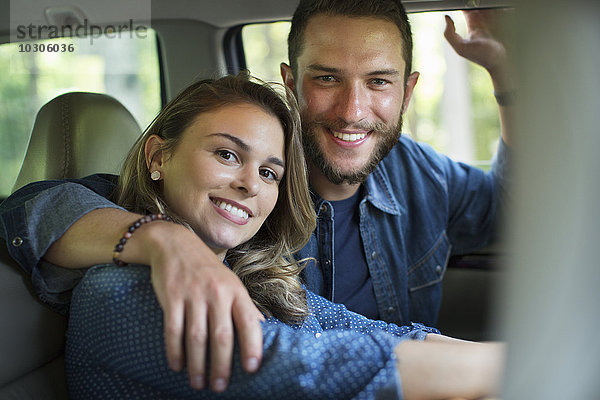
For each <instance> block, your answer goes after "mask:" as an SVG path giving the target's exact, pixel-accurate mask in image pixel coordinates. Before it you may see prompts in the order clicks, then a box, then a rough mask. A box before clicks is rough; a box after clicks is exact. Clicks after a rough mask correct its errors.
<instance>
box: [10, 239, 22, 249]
mask: <svg viewBox="0 0 600 400" xmlns="http://www.w3.org/2000/svg"><path fill="white" fill-rule="evenodd" d="M11 243H12V245H13V246H15V247H19V246H20V245H22V244H23V239H21V238H20V237H18V236H17V237H16V238H14V239H13V240H12V242H11Z"/></svg>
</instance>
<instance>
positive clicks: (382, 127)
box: [302, 115, 402, 185]
mask: <svg viewBox="0 0 600 400" xmlns="http://www.w3.org/2000/svg"><path fill="white" fill-rule="evenodd" d="M306 119H307V118H303V121H302V144H303V146H304V152H305V154H306V156H307V157H308V158H309V159H310V160H311V161H312V163H313V164H314V165H315V166H316V167H317V168H318V169H319V170H320V171H321V173H322V174H323V175H324V176H325V177H326V178H327V180H328V181H329V182H331V183H333V184H335V185H341V184H342V183H347V184H351V185H354V184H357V183H362V182H364V181H365V180H366V179H367V177H368V176H369V174H370V173H371V172H373V170H374V169H375V167H377V164H379V162H380V161H381V160H382V159H383V158H384V157H385V156H387V155H388V153H389V152H390V151H391V150H392V148H393V147H394V145H395V144H396V143H398V138H400V131H401V129H402V115H400V118H399V119H398V123H397V124H395V125H393V126H388V125H386V124H384V123H383V122H377V123H367V122H365V123H360V124H354V125H353V126H352V128H353V129H357V130H363V131H370V134H371V135H374V138H375V139H376V140H377V143H376V144H375V148H374V149H373V152H372V154H371V157H370V159H369V160H368V161H367V162H366V163H365V164H364V165H363V166H362V167H361V168H359V169H358V170H356V171H350V172H344V171H342V170H341V169H340V167H339V166H338V165H335V164H333V163H332V162H330V161H329V160H328V159H327V157H326V155H325V153H324V152H323V149H322V148H321V147H320V146H319V143H318V142H317V140H316V138H317V136H318V135H320V134H326V135H327V134H329V133H320V132H319V130H318V128H319V127H322V128H325V129H329V130H334V131H340V130H343V129H345V128H347V125H345V124H343V123H341V122H339V123H336V122H333V121H310V122H307V123H305V122H304V121H305V120H306Z"/></svg>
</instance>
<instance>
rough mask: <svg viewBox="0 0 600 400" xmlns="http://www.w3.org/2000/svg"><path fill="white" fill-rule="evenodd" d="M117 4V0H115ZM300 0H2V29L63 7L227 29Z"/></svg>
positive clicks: (446, 4)
mask: <svg viewBox="0 0 600 400" xmlns="http://www.w3.org/2000/svg"><path fill="white" fill-rule="evenodd" d="M113 1H114V2H115V3H116V1H115V0H113ZM297 3H298V0H253V1H249V0H219V1H215V0H122V1H119V2H118V6H117V7H109V6H107V2H105V1H98V0H78V1H77V2H76V4H75V5H74V2H72V1H69V0H18V4H19V5H18V7H19V12H14V7H13V13H12V15H11V14H10V5H11V4H13V5H14V4H17V0H0V5H1V6H0V10H2V13H0V14H2V15H3V17H1V18H0V32H1V33H3V34H7V33H9V31H10V28H11V27H12V28H13V29H14V27H15V26H18V25H28V24H31V23H33V24H37V25H41V24H45V23H46V24H47V23H49V22H48V21H47V19H46V16H45V15H46V13H47V12H48V10H50V11H51V12H52V10H54V11H57V10H58V12H60V11H61V10H62V9H64V7H71V8H74V9H75V10H76V11H77V12H80V14H81V15H83V16H84V18H86V19H87V20H88V21H89V22H90V23H93V24H97V25H102V24H110V23H115V22H120V21H122V20H123V17H124V16H126V17H127V19H129V18H131V19H133V20H135V21H140V22H141V21H144V22H147V19H148V18H149V17H151V19H152V20H172V19H179V20H186V19H187V20H190V19H191V20H196V21H202V22H206V23H209V24H211V25H214V26H217V27H220V28H227V27H231V26H235V25H239V24H243V23H249V22H258V21H262V22H264V21H275V20H282V19H290V17H291V15H292V13H293V11H294V8H295V7H296V5H297ZM403 3H404V4H405V7H406V9H407V10H408V11H409V12H412V11H426V10H452V9H461V8H473V7H481V8H487V7H503V6H509V5H511V3H512V2H511V1H509V0H427V1H423V0H404V1H403Z"/></svg>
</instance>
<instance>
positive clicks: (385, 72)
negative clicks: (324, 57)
mask: <svg viewBox="0 0 600 400" xmlns="http://www.w3.org/2000/svg"><path fill="white" fill-rule="evenodd" d="M307 69H309V70H312V71H321V72H328V73H331V74H335V73H339V72H341V69H339V68H334V67H327V66H325V65H322V64H311V65H309V66H308V67H307ZM376 75H387V76H397V75H400V71H398V70H397V69H394V68H389V69H378V70H375V71H371V72H369V73H367V74H366V76H376Z"/></svg>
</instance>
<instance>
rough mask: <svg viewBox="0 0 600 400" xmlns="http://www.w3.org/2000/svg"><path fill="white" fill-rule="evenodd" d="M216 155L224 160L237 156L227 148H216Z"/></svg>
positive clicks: (235, 158)
mask: <svg viewBox="0 0 600 400" xmlns="http://www.w3.org/2000/svg"><path fill="white" fill-rule="evenodd" d="M217 155H218V156H219V157H221V158H222V159H223V160H225V161H236V160H237V157H236V156H235V154H233V153H232V152H231V151H229V150H218V151H217Z"/></svg>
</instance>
